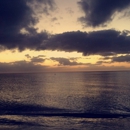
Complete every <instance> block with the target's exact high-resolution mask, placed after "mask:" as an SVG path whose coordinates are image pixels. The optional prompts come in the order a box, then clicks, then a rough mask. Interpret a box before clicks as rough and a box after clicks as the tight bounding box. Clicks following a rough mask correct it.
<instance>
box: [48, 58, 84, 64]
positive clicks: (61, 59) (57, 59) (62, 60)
mask: <svg viewBox="0 0 130 130" xmlns="http://www.w3.org/2000/svg"><path fill="white" fill-rule="evenodd" d="M50 59H51V60H53V61H57V62H59V65H70V66H71V65H85V64H83V63H78V62H76V61H70V60H69V59H67V58H55V57H51V58H50Z"/></svg>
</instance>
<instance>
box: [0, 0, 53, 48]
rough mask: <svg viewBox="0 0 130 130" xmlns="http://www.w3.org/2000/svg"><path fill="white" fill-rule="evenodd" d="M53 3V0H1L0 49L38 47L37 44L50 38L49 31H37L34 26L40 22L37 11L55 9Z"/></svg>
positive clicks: (42, 11)
mask: <svg viewBox="0 0 130 130" xmlns="http://www.w3.org/2000/svg"><path fill="white" fill-rule="evenodd" d="M53 4H54V1H53V0H1V1H0V49H1V50H2V49H14V48H18V49H19V50H24V49H26V48H30V49H34V48H35V49H37V46H40V45H38V44H41V42H43V41H44V40H45V39H47V38H48V33H47V32H46V31H44V32H41V33H37V29H35V28H34V25H35V24H36V23H37V22H38V14H36V13H37V12H39V11H40V12H41V13H47V12H46V11H49V10H52V9H53ZM36 7H39V8H36ZM42 7H43V9H44V8H46V11H44V10H42ZM34 9H35V10H34ZM36 9H37V10H36ZM38 10H39V11H38ZM21 30H25V31H24V32H21Z"/></svg>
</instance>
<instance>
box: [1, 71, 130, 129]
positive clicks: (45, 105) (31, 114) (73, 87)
mask: <svg viewBox="0 0 130 130" xmlns="http://www.w3.org/2000/svg"><path fill="white" fill-rule="evenodd" d="M129 77H130V72H127V71H122V72H117V71H116V72H114V71H113V72H63V73H61V72H59V73H15V74H0V130H43V129H44V130H130V78H129Z"/></svg>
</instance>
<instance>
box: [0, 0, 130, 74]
mask: <svg viewBox="0 0 130 130" xmlns="http://www.w3.org/2000/svg"><path fill="white" fill-rule="evenodd" d="M129 20H130V0H1V1H0V53H1V54H0V73H9V72H12V73H15V72H57V71H58V72H62V71H117V70H130V25H129Z"/></svg>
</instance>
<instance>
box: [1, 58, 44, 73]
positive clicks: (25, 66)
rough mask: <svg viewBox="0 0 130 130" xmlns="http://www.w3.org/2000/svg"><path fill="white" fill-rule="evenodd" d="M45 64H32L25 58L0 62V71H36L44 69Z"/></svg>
mask: <svg viewBox="0 0 130 130" xmlns="http://www.w3.org/2000/svg"><path fill="white" fill-rule="evenodd" d="M45 69H46V66H42V65H39V64H34V63H33V62H28V61H25V60H22V61H15V62H10V63H2V62H0V73H12V72H13V73H14V72H37V71H40V72H41V71H44V70H45Z"/></svg>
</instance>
